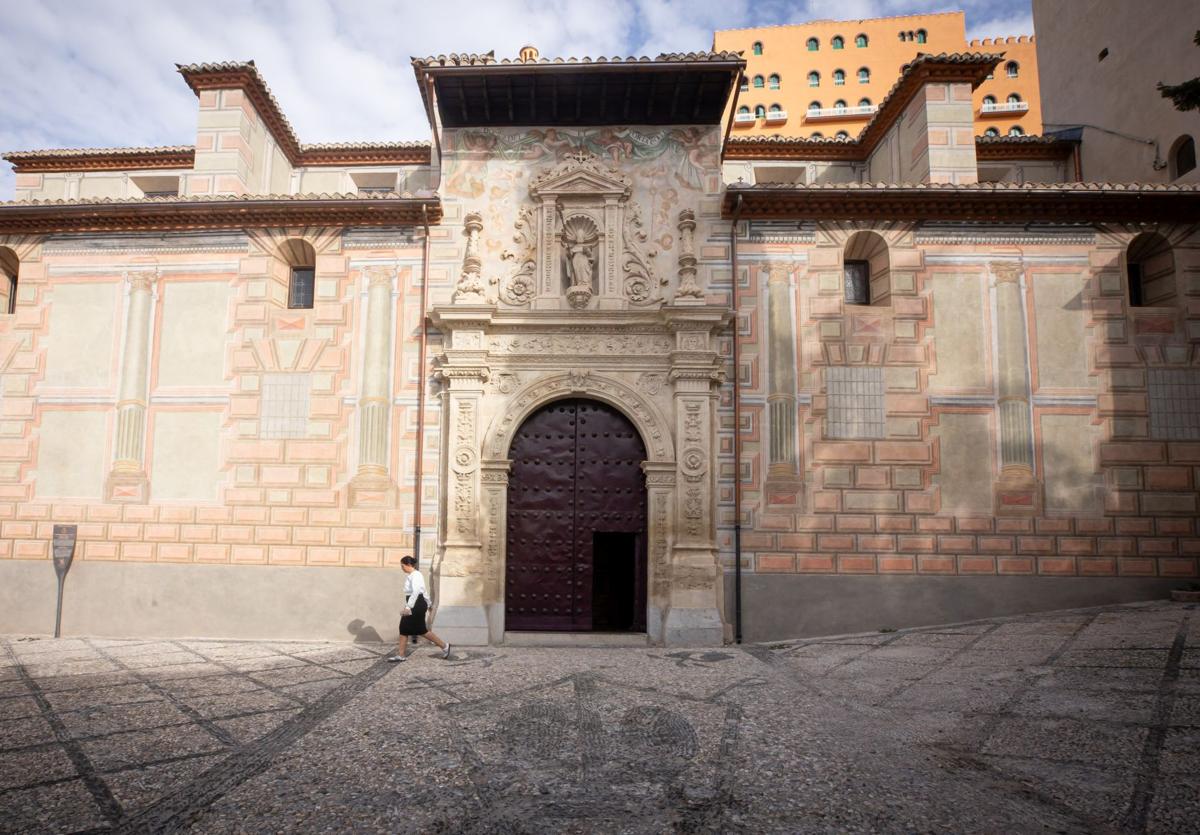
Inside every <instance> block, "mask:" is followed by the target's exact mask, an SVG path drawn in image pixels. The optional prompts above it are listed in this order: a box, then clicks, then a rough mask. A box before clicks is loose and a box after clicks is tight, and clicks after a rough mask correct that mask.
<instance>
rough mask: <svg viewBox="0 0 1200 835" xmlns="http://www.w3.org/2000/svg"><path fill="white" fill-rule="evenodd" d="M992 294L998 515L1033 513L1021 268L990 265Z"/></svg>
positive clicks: (1036, 505)
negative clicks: (994, 333)
mask: <svg viewBox="0 0 1200 835" xmlns="http://www.w3.org/2000/svg"><path fill="white" fill-rule="evenodd" d="M990 267H991V271H992V275H993V285H992V286H993V288H994V292H995V294H996V296H995V298H996V344H997V352H996V366H997V367H996V372H997V373H996V384H997V394H998V405H999V413H1000V481H999V483H998V484H997V488H996V491H995V492H996V511H997V512H998V513H1008V514H1011V513H1018V514H1021V513H1036V512H1037V510H1038V508H1039V507H1040V504H1041V502H1040V501H1039V493H1040V491H1039V490H1038V489H1037V483H1036V480H1035V478H1034V473H1033V414H1032V412H1031V411H1030V388H1029V386H1030V383H1029V336H1028V334H1029V329H1028V326H1027V323H1026V321H1025V306H1024V303H1023V296H1024V281H1023V273H1024V271H1023V269H1022V268H1021V265H1020V263H1014V262H1007V261H1003V262H994V263H992V264H991V265H990Z"/></svg>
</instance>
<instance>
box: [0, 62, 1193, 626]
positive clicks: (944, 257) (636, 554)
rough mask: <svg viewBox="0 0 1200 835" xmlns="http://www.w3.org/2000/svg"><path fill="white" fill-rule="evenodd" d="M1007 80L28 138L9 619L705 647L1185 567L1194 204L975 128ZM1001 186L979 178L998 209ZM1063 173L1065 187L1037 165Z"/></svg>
mask: <svg viewBox="0 0 1200 835" xmlns="http://www.w3.org/2000/svg"><path fill="white" fill-rule="evenodd" d="M1001 60H1002V56H1000V55H990V54H969V55H941V56H925V57H922V58H919V59H917V60H915V61H914V62H913V63H912V64H911V65H910V66H909V67H908V69H906V70H905V72H904V74H903V75H902V76H901V79H900V80H899V82H898V83H897V84H896V86H895V87H894V88H893V89H892V91H891V93H889V95H888V97H887V98H886V99H885V100H884V101H883V102H881V103H880V106H879V109H878V112H877V113H876V114H875V116H874V117H873V118H872V119H871V120H870V122H869V123H868V124H867V125H866V126H865V127H864V128H863V130H862V132H861V133H860V135H859V136H858V138H857V139H855V140H852V141H833V140H820V139H772V138H762V137H746V138H737V137H731V131H730V128H731V125H732V115H733V113H734V112H735V110H736V96H737V91H738V89H739V86H740V79H741V77H742V74H743V72H744V69H745V62H744V60H743V59H742V58H741V56H740V55H738V54H736V53H699V54H686V55H663V56H659V57H658V58H656V59H653V60H651V59H612V60H604V59H600V60H584V61H575V60H571V61H564V60H555V61H548V60H545V59H540V58H538V56H537V55H536V52H535V51H533V50H526V51H524V52H523V53H522V55H521V57H520V58H518V59H515V60H500V61H498V60H496V59H495V58H494V57H493V56H491V55H452V56H448V57H447V56H439V57H436V58H428V59H418V60H414V62H413V63H414V70H415V72H416V77H417V82H418V84H419V86H420V89H421V92H422V95H423V97H424V100H425V104H426V106H427V112H428V115H429V118H430V126H431V128H432V141H431V142H429V143H391V144H359V145H336V146H329V145H325V146H320V145H304V144H302V143H300V142H299V141H298V140H297V138H296V137H295V135H294V133H293V131H292V129H291V128H290V126H289V125H288V123H287V121H286V119H285V118H284V116H283V114H282V111H281V110H280V108H279V106H278V104H277V102H276V101H275V100H274V98H273V97H272V96H271V94H270V92H269V90H268V88H267V86H266V84H265V82H264V81H263V79H262V77H261V76H260V75H259V73H258V71H257V69H256V68H255V67H254V66H253V65H252V64H219V65H190V66H185V67H181V68H180V73H181V74H182V76H183V78H184V80H185V82H186V83H188V84H189V86H191V87H192V89H193V90H194V91H195V92H196V95H197V99H198V105H199V121H198V125H199V127H198V133H197V137H196V142H195V145H194V146H186V147H172V148H146V149H110V150H101V151H34V152H21V153H14V154H10V155H9V156H8V157H7V158H8V159H9V160H10V162H12V163H13V164H14V166H15V168H16V171H17V200H15V201H13V202H10V203H6V204H3V205H2V206H0V246H2V247H3V249H0V255H2V256H3V268H4V271H5V274H6V277H7V278H8V282H7V290H6V292H7V296H6V302H7V306H8V310H9V311H10V312H9V313H8V314H7V315H0V375H2V377H0V380H2V382H0V397H2V399H0V409H2V415H3V417H2V420H0V629H3V630H4V631H8V632H32V633H37V632H46V631H49V629H50V626H51V625H52V620H53V616H54V605H53V604H54V571H53V569H52V567H51V566H50V560H49V557H50V554H51V539H52V537H53V532H54V526H55V525H72V526H74V527H75V536H76V537H77V544H76V560H75V563H74V565H73V567H72V569H71V571H70V573H69V575H68V577H67V580H66V597H65V600H64V608H63V629H64V632H67V633H72V632H73V633H77V634H78V633H83V634H101V635H141V634H144V635H159V636H161V635H190V636H212V637H280V638H290V637H297V638H299V637H306V638H307V637H323V638H333V639H337V638H343V639H351V638H359V639H370V638H375V637H384V638H386V637H388V636H390V635H394V634H395V630H396V625H395V621H396V620H397V617H396V616H397V611H398V603H399V595H400V588H401V585H402V579H403V575H402V574H401V573H400V572H399V560H400V558H401V557H402V556H404V555H405V554H410V553H414V552H416V553H417V554H418V555H419V558H420V561H421V564H422V566H423V567H424V569H425V570H426V572H427V575H428V576H429V578H430V580H431V586H432V589H433V595H434V598H435V600H436V602H437V604H438V612H437V618H436V628H437V631H438V632H439V633H440V634H442V635H444V636H446V637H448V638H449V639H450V640H452V641H455V642H458V643H464V644H476V645H478V644H488V643H493V644H494V643H503V642H505V641H506V640H509V639H510V637H511V634H512V633H515V632H521V633H524V632H569V633H574V632H620V633H630V634H633V635H636V636H641V635H643V634H644V635H645V640H646V641H648V642H651V643H658V644H671V645H673V644H679V645H714V644H720V643H721V642H722V641H726V640H731V639H741V638H745V639H747V640H762V639H769V638H776V637H789V636H795V635H800V634H817V633H821V632H824V633H830V632H836V631H851V630H857V629H874V628H879V627H882V626H902V625H910V624H915V623H928V622H936V621H945V620H956V619H957V620H961V619H966V618H968V617H971V616H983V615H990V614H995V613H998V612H1015V611H1023V610H1028V609H1031V608H1052V607H1061V606H1067V605H1083V604H1086V603H1100V602H1106V601H1110V600H1130V599H1139V598H1144V597H1149V596H1154V595H1158V594H1161V593H1163V591H1164V590H1165V589H1167V588H1169V587H1170V586H1171V585H1173V584H1177V583H1179V582H1181V581H1183V580H1184V578H1189V577H1190V578H1194V577H1195V575H1196V571H1197V558H1198V555H1200V531H1197V530H1196V516H1197V506H1196V503H1197V481H1196V480H1197V478H1198V477H1200V424H1197V415H1198V414H1200V371H1197V364H1198V363H1200V356H1197V343H1198V342H1200V234H1198V233H1197V227H1196V224H1197V222H1198V221H1200V199H1198V197H1197V194H1196V191H1195V189H1194V187H1188V186H1155V187H1141V186H1135V185H1112V184H1084V183H1078V182H1074V181H1073V179H1074V174H1075V170H1076V169H1075V160H1076V159H1077V153H1078V149H1077V146H1076V145H1074V144H1073V143H1069V142H1062V141H1056V140H1049V139H1042V138H1040V137H1020V138H988V137H976V136H975V135H974V130H973V110H972V103H971V98H972V91H973V90H974V89H975V88H977V87H978V86H979V84H981V83H982V82H983V81H984V79H985V78H986V76H987V75H988V74H989V73H991V72H992V71H993V70H994V68H995V67H996V66H997V64H998V63H999V62H1000V61H1001ZM981 168H983V169H986V170H987V171H989V172H990V174H989V179H992V180H994V181H993V182H987V183H981V182H979V179H980V171H981ZM1031 182H1039V183H1042V184H1041V185H1028V183H1031Z"/></svg>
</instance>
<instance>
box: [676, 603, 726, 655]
mask: <svg viewBox="0 0 1200 835" xmlns="http://www.w3.org/2000/svg"><path fill="white" fill-rule="evenodd" d="M663 643H664V644H665V645H666V646H669V647H719V646H721V645H722V644H724V643H725V625H724V624H723V623H721V613H720V612H718V611H717V608H716V607H715V606H713V607H711V608H707V609H684V608H680V607H678V606H672V607H671V608H670V609H668V610H667V616H666V618H664V619H663Z"/></svg>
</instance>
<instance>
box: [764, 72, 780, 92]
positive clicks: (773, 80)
mask: <svg viewBox="0 0 1200 835" xmlns="http://www.w3.org/2000/svg"><path fill="white" fill-rule="evenodd" d="M767 86H768V87H770V88H771V89H772V90H778V89H779V73H774V72H773V73H771V74H770V75H769V76H767Z"/></svg>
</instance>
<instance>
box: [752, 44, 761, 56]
mask: <svg viewBox="0 0 1200 835" xmlns="http://www.w3.org/2000/svg"><path fill="white" fill-rule="evenodd" d="M750 51H751V52H753V53H754V54H755V55H762V41H755V42H754V46H752V47H750Z"/></svg>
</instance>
